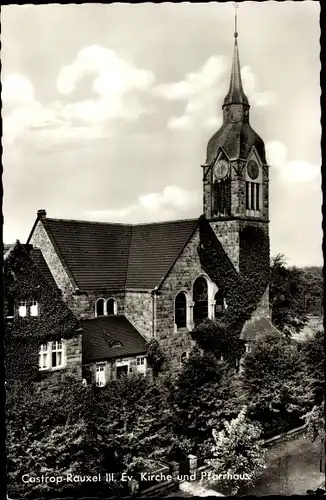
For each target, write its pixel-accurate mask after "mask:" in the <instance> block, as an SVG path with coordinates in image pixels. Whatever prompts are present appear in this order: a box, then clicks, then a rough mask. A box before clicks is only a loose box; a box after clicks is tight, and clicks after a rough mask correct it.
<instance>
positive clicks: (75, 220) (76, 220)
mask: <svg viewBox="0 0 326 500" xmlns="http://www.w3.org/2000/svg"><path fill="white" fill-rule="evenodd" d="M46 220H47V221H56V222H86V223H88V224H101V225H102V224H103V225H111V226H113V225H114V226H124V227H130V226H132V224H124V223H123V222H104V221H97V220H83V219H54V218H52V217H47V218H46Z"/></svg>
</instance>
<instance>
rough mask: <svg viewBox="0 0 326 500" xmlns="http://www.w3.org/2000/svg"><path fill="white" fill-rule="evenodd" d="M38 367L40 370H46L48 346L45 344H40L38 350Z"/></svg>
mask: <svg viewBox="0 0 326 500" xmlns="http://www.w3.org/2000/svg"><path fill="white" fill-rule="evenodd" d="M39 354H40V357H39V365H40V370H46V368H48V346H47V344H42V345H41V348H40V353H39Z"/></svg>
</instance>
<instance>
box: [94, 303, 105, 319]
mask: <svg viewBox="0 0 326 500" xmlns="http://www.w3.org/2000/svg"><path fill="white" fill-rule="evenodd" d="M96 316H104V299H98V300H97V302H96Z"/></svg>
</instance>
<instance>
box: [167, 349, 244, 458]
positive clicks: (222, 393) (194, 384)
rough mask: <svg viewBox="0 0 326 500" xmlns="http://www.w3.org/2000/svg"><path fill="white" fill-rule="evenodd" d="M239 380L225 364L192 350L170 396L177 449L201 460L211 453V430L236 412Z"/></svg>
mask: <svg viewBox="0 0 326 500" xmlns="http://www.w3.org/2000/svg"><path fill="white" fill-rule="evenodd" d="M239 384H240V382H239V378H238V376H237V374H236V373H235V372H234V370H230V369H229V368H228V366H227V364H226V363H225V362H223V361H219V360H217V358H216V357H215V356H214V355H212V354H209V353H207V352H205V351H201V350H200V349H198V348H197V347H195V348H194V349H193V350H192V352H191V353H190V356H189V358H188V360H187V361H185V363H184V365H183V367H182V370H181V372H180V374H179V376H178V377H177V379H176V381H175V384H174V387H173V390H172V391H171V394H170V402H171V407H172V411H173V423H174V432H175V434H176V436H177V437H178V440H179V448H180V449H181V450H182V451H183V452H184V454H187V453H190V452H192V453H195V454H197V455H199V457H200V458H205V457H207V456H208V455H209V454H210V448H211V445H212V429H213V428H220V427H221V426H222V424H223V421H224V420H225V419H230V418H232V416H235V415H237V414H238V412H239V408H240V407H241V404H242V400H241V396H239V394H241V395H242V392H241V391H239Z"/></svg>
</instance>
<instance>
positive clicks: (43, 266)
mask: <svg viewBox="0 0 326 500" xmlns="http://www.w3.org/2000/svg"><path fill="white" fill-rule="evenodd" d="M30 256H31V258H32V261H33V262H34V264H35V265H36V267H38V269H39V270H40V271H41V273H42V274H43V276H44V278H45V279H46V280H47V282H48V283H49V285H51V286H53V287H54V288H56V289H58V285H57V284H56V282H55V280H54V278H53V276H52V274H51V271H50V269H49V267H48V265H47V263H46V262H45V259H44V257H43V254H42V252H41V250H40V249H39V248H32V250H31V251H30Z"/></svg>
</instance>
